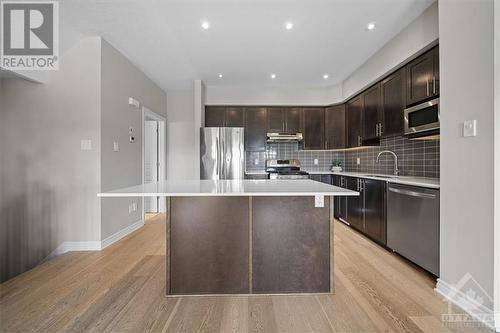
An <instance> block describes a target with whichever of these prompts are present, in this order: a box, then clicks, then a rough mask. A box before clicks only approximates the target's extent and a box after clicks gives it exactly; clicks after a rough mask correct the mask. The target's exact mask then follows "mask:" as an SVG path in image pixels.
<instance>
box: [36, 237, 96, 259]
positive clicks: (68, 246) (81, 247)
mask: <svg viewBox="0 0 500 333" xmlns="http://www.w3.org/2000/svg"><path fill="white" fill-rule="evenodd" d="M99 250H101V242H100V241H90V242H62V243H61V245H59V246H58V247H57V248H56V249H55V250H54V251H52V252H51V253H50V254H49V255H48V256H47V257H45V259H43V260H42V263H43V262H45V261H47V260H50V259H52V258H54V257H57V256H59V255H61V254H64V253H66V252H71V251H99Z"/></svg>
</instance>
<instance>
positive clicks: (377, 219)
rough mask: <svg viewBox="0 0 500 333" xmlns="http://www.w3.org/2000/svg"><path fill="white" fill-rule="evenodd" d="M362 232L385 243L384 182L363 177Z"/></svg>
mask: <svg viewBox="0 0 500 333" xmlns="http://www.w3.org/2000/svg"><path fill="white" fill-rule="evenodd" d="M362 181H363V186H362V187H363V194H364V209H363V212H364V222H365V223H364V233H365V234H366V235H367V236H368V237H370V238H372V239H373V240H375V241H377V242H379V243H381V244H383V245H386V218H385V211H386V210H385V195H386V191H385V185H386V182H384V181H380V180H373V179H363V180H362Z"/></svg>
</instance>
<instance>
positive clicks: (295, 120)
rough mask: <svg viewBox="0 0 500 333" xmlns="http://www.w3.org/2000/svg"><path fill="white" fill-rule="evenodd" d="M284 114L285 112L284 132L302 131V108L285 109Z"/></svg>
mask: <svg viewBox="0 0 500 333" xmlns="http://www.w3.org/2000/svg"><path fill="white" fill-rule="evenodd" d="M284 114H285V132H287V133H301V132H303V131H304V129H303V126H302V110H301V109H300V108H288V109H285V110H284Z"/></svg>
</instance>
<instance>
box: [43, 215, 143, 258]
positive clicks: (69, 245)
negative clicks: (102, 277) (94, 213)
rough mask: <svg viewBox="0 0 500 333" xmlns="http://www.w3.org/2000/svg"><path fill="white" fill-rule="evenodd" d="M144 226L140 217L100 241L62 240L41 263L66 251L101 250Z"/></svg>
mask: <svg viewBox="0 0 500 333" xmlns="http://www.w3.org/2000/svg"><path fill="white" fill-rule="evenodd" d="M143 226H144V220H143V219H141V220H139V221H137V222H134V223H133V224H131V225H129V226H128V227H125V228H123V229H122V230H120V231H118V232H117V233H115V234H113V235H111V236H109V237H107V238H106V239H103V240H102V241H90V242H62V243H61V245H59V246H58V247H57V248H56V249H55V250H54V251H52V252H51V253H50V254H49V255H48V256H47V257H45V258H44V259H43V260H42V262H41V263H44V262H46V261H48V260H50V259H52V258H55V257H57V256H60V255H61V254H65V253H66V252H73V251H101V250H103V249H105V248H106V247H108V246H110V245H111V244H113V243H116V242H117V241H119V240H120V239H122V238H124V237H125V236H127V235H129V234H131V233H133V232H134V231H136V230H137V229H140V228H141V227H143Z"/></svg>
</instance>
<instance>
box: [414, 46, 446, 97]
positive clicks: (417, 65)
mask: <svg viewBox="0 0 500 333" xmlns="http://www.w3.org/2000/svg"><path fill="white" fill-rule="evenodd" d="M406 79H407V83H406V96H407V99H406V105H407V106H409V105H414V104H418V103H420V102H423V101H425V100H428V99H431V98H433V97H435V96H437V95H438V94H439V49H438V48H437V47H435V48H433V49H432V50H430V51H427V52H426V53H424V54H422V55H421V56H420V57H418V58H416V59H415V60H413V61H412V62H410V63H409V64H408V65H406Z"/></svg>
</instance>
